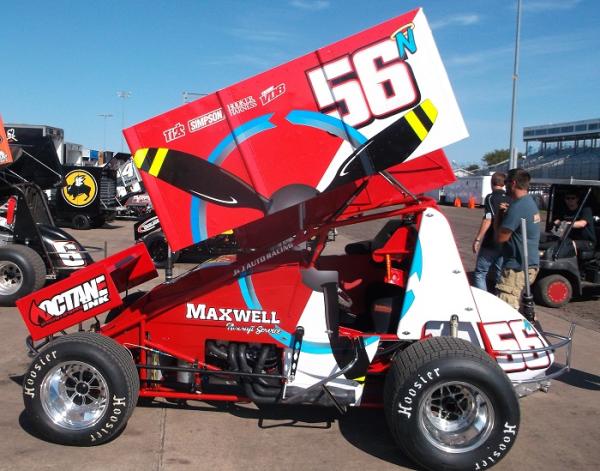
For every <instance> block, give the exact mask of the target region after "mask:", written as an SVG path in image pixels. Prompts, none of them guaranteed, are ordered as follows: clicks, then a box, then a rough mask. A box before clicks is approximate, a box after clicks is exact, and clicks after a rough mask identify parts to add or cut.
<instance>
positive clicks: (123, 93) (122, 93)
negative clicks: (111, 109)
mask: <svg viewBox="0 0 600 471" xmlns="http://www.w3.org/2000/svg"><path fill="white" fill-rule="evenodd" d="M117 96H118V97H119V98H121V99H122V100H123V101H122V102H121V130H123V129H125V100H127V98H129V97H131V92H128V91H125V90H121V91H118V92H117ZM124 144H125V138H124V137H123V135H122V133H121V152H123V145H124Z"/></svg>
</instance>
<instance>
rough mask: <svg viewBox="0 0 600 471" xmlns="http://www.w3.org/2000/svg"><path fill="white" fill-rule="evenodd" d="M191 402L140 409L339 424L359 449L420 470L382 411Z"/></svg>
mask: <svg viewBox="0 0 600 471" xmlns="http://www.w3.org/2000/svg"><path fill="white" fill-rule="evenodd" d="M206 404H209V405H208V406H207V405H205V404H204V403H198V405H195V404H190V403H183V402H182V403H177V402H163V401H160V402H159V401H148V400H143V401H142V402H138V406H142V405H143V406H146V407H167V408H173V409H190V410H197V411H212V412H225V413H229V414H232V415H234V416H236V417H241V418H244V419H248V420H256V421H257V426H258V428H261V429H272V428H278V427H295V428H312V429H324V430H327V429H330V428H331V427H332V426H333V424H334V423H335V422H336V421H337V422H338V424H339V428H340V431H341V433H342V436H343V437H344V438H345V439H346V440H347V441H348V443H350V444H351V445H353V446H355V447H356V448H358V449H359V450H361V451H363V452H365V453H367V454H369V455H371V456H374V457H376V458H379V459H380V460H383V461H387V462H389V463H392V464H395V465H398V466H404V467H406V468H409V469H417V468H415V465H414V464H412V462H411V461H409V460H408V458H405V457H403V456H402V455H401V453H400V451H399V450H398V448H397V447H396V445H395V444H394V441H393V439H392V436H391V435H390V432H389V430H388V428H387V424H386V421H385V416H384V413H383V410H382V409H350V410H349V411H348V412H347V413H346V414H344V415H340V414H339V413H338V412H337V411H336V410H335V409H333V408H325V407H315V406H275V405H274V406H269V405H261V406H259V407H258V408H255V407H254V406H252V405H249V406H247V407H246V406H243V405H237V404H231V403H221V402H219V403H217V402H214V403H206Z"/></svg>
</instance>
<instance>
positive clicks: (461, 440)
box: [384, 337, 520, 471]
mask: <svg viewBox="0 0 600 471" xmlns="http://www.w3.org/2000/svg"><path fill="white" fill-rule="evenodd" d="M384 403H385V412H386V418H387V420H388V424H389V427H390V430H391V432H392V435H393V437H394V440H395V441H396V443H397V445H398V446H399V448H400V449H401V451H402V452H403V453H404V454H405V455H407V456H408V457H409V458H411V459H412V460H413V461H415V462H416V463H418V464H420V465H421V466H423V467H424V468H426V469H429V470H435V471H441V470H453V471H456V470H476V471H477V470H480V469H486V468H489V467H491V466H493V465H495V464H496V463H498V462H499V461H500V460H501V459H502V458H504V456H506V454H507V453H508V451H509V449H510V448H511V447H512V445H513V444H514V442H515V439H516V437H517V432H518V428H519V421H520V412H519V402H518V399H517V396H516V394H515V392H514V389H513V387H512V385H511V383H510V380H509V379H508V377H507V376H506V374H505V373H504V372H503V371H502V369H501V368H500V367H499V366H498V364H497V363H496V362H495V361H494V360H493V359H492V358H491V357H490V356H489V355H487V353H485V352H484V351H483V350H481V349H480V348H478V347H476V346H474V345H473V344H471V343H469V342H466V341H464V340H461V339H457V338H450V337H434V338H431V339H428V340H424V341H422V342H415V343H414V344H412V345H411V346H409V347H408V348H406V349H405V350H403V351H402V352H400V353H399V354H398V355H396V356H395V358H394V360H393V362H392V366H391V368H390V371H389V373H388V377H387V378H386V384H385V392H384Z"/></svg>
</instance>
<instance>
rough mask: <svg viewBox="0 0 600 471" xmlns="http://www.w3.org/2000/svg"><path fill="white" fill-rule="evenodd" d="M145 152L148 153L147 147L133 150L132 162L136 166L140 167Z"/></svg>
mask: <svg viewBox="0 0 600 471" xmlns="http://www.w3.org/2000/svg"><path fill="white" fill-rule="evenodd" d="M146 154H148V149H138V150H136V151H135V155H134V156H133V163H134V164H135V166H136V167H137V168H142V164H143V163H144V159H145V158H146Z"/></svg>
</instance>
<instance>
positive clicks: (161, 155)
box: [148, 147, 169, 177]
mask: <svg viewBox="0 0 600 471" xmlns="http://www.w3.org/2000/svg"><path fill="white" fill-rule="evenodd" d="M167 152H169V149H165V148H164V147H161V148H160V149H158V150H157V151H156V155H155V156H154V160H153V161H152V165H151V166H150V170H149V171H148V173H149V174H150V175H152V176H153V177H158V172H160V168H161V167H162V164H163V162H164V161H165V157H166V156H167Z"/></svg>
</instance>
